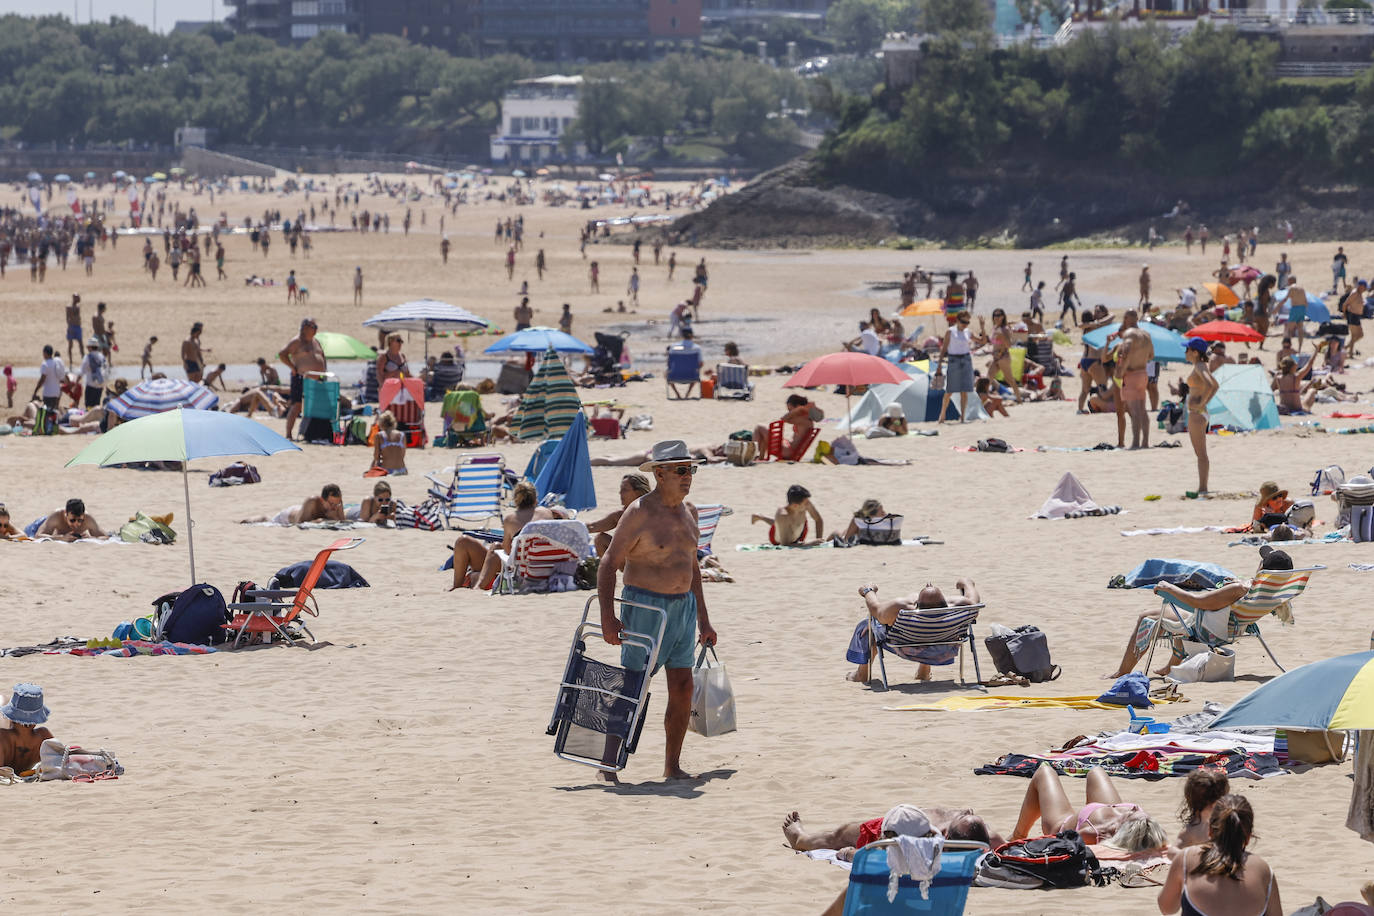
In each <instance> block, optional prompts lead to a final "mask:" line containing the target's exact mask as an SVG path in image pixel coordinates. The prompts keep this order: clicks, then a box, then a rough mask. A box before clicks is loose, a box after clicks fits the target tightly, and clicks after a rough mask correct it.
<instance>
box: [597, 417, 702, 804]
mask: <svg viewBox="0 0 1374 916" xmlns="http://www.w3.org/2000/svg"><path fill="white" fill-rule="evenodd" d="M640 470H642V471H645V472H646V473H650V474H652V475H653V479H654V489H653V491H652V492H650V493H648V494H646V495H644V496H641V497H640V498H639V499H637V500H635V501H634V502H633V503H631V504H630V505H629V506H627V507H626V509H625V512H624V514H623V515H621V516H620V523H619V524H618V525H616V528H615V533H614V534H613V535H612V536H611V545H610V547H609V548H607V550H606V555H605V556H604V557H602V558H601V566H600V568H599V569H598V571H597V581H596V584H597V591H598V593H599V598H600V603H601V635H602V638H604V639H605V640H606V642H607V643H609V644H611V645H613V646H619V645H621V633H622V632H624V631H625V630H630V631H634V632H638V633H657V632H658V625H659V620H660V619H661V618H660V617H659V615H658V614H656V613H654V612H652V611H649V610H647V609H644V608H639V607H634V606H631V605H622V606H621V616H620V617H619V618H617V617H616V609H615V589H616V575H617V573H619V572H620V570H622V569H623V570H624V571H625V587H624V590H623V591H622V593H621V597H623V598H624V599H625V600H627V601H634V602H636V603H638V604H647V605H652V606H654V607H658V608H662V609H663V611H665V612H666V613H667V624H666V626H665V628H664V631H663V642H662V643H661V644H660V645H659V649H658V666H659V667H665V668H667V669H668V670H667V678H668V704H667V709H665V710H664V713H663V731H664V734H665V736H666V741H665V746H664V759H663V775H664V776H666V777H667V778H668V779H690V778H691V776H690V775H689V774H688V773H687V772H686V771H684V770H683V769H682V765H681V760H680V756H681V753H682V741H683V738H685V737H686V735H687V724H688V722H689V720H690V719H691V714H692V665H693V663H694V662H695V655H696V646H697V643H700V644H701V645H703V646H713V645H715V643H716V631H715V630H714V629H712V627H711V620H710V617H709V616H708V614H707V612H706V598H705V596H704V595H703V594H702V591H701V567H700V566H699V565H698V563H697V533H698V531H697V510H696V507H695V506H693V505H692V504H691V503H689V502H687V501H686V500H687V495H688V494H689V493H690V492H691V490H692V477H693V475H695V474H696V471H697V465H696V463H695V462H694V461H693V460H692V457H691V455H690V453H689V452H688V451H687V444H686V443H685V442H682V441H681V440H676V439H674V440H669V441H666V442H659V443H657V444H656V445H655V446H654V448H653V452H652V457H651V458H650V460H649V461H646V462H645V463H644V464H643V465H641V466H640ZM647 662H648V659H647V658H646V657H645V652H644V650H643V649H642V648H639V647H636V646H622V648H621V650H620V663H621V664H622V665H624V666H625V667H626V668H630V669H632V670H643V668H644V667H645V666H646V665H647ZM653 674H654V672H653V671H651V672H649V675H650V676H653ZM616 741H617V739H615V738H609V739H607V742H606V759H607V760H614V759H615V757H616V755H617V753H618V751H619V748H618V746H617V744H616ZM602 777H603V778H604V779H606V780H607V781H608V782H615V781H617V780H616V777H615V773H614V772H612V771H603V773H602Z"/></svg>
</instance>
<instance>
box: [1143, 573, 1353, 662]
mask: <svg viewBox="0 0 1374 916" xmlns="http://www.w3.org/2000/svg"><path fill="white" fill-rule="evenodd" d="M1325 568H1326V567H1325V566H1309V567H1307V568H1305V569H1262V570H1260V571H1259V572H1258V573H1257V574H1256V575H1255V581H1254V584H1253V585H1251V586H1250V590H1249V591H1248V592H1246V593H1245V595H1244V596H1243V597H1241V598H1240V600H1238V601H1236V603H1235V604H1232V605H1231V606H1230V607H1227V608H1221V609H1220V610H1216V611H1204V610H1201V609H1199V608H1195V607H1193V606H1192V605H1190V604H1188V603H1187V602H1185V601H1180V600H1179V599H1177V598H1174V597H1173V596H1171V595H1164V596H1161V597H1163V599H1164V600H1163V603H1162V605H1161V606H1160V609H1159V617H1158V618H1156V620H1155V629H1154V632H1153V633H1152V634H1151V636H1150V652H1149V654H1148V655H1147V656H1146V659H1145V670H1146V671H1147V672H1148V671H1150V670H1151V667H1150V666H1151V664H1152V663H1153V662H1154V654H1155V644H1156V643H1157V642H1158V641H1159V639H1161V638H1162V639H1170V640H1172V641H1173V643H1174V661H1175V663H1177V662H1181V661H1183V659H1184V658H1186V657H1187V656H1186V654H1185V655H1183V656H1182V657H1180V653H1181V652H1185V651H1186V650H1185V648H1184V644H1185V643H1197V644H1199V648H1215V647H1216V646H1228V645H1231V644H1232V643H1234V642H1236V641H1238V640H1239V639H1240V638H1241V637H1243V636H1253V637H1255V638H1256V639H1258V640H1259V642H1260V645H1261V646H1263V647H1264V651H1265V652H1266V653H1268V655H1269V660H1270V661H1272V662H1273V663H1274V664H1275V666H1277V667H1278V669H1279V670H1280V671H1287V670H1288V669H1287V668H1285V667H1283V665H1280V664H1279V660H1278V659H1277V658H1275V657H1274V652H1273V650H1272V649H1270V648H1269V644H1268V643H1267V642H1265V641H1264V634H1262V633H1261V632H1260V627H1259V624H1260V621H1261V620H1263V619H1264V618H1266V617H1268V616H1269V615H1270V614H1274V615H1275V616H1277V617H1279V619H1281V620H1285V621H1286V622H1289V623H1291V622H1292V619H1293V608H1292V603H1293V600H1294V599H1296V598H1297V597H1298V596H1299V595H1301V594H1302V593H1303V591H1304V590H1306V588H1307V582H1308V580H1309V579H1311V578H1312V573H1314V572H1316V571H1317V570H1319V569H1325ZM1185 611H1186V612H1187V616H1185V615H1184V612H1185ZM1166 613H1172V614H1173V618H1169V617H1166V616H1165V614H1166ZM1140 632H1142V633H1143V632H1144V630H1143V629H1142V630H1141V631H1140Z"/></svg>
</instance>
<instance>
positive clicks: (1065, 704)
mask: <svg viewBox="0 0 1374 916" xmlns="http://www.w3.org/2000/svg"><path fill="white" fill-rule="evenodd" d="M1151 699H1153V700H1154V701H1155V702H1156V703H1174V702H1177V700H1175V699H1172V698H1169V697H1152V698H1151ZM883 709H884V710H886V711H888V712H970V711H974V710H979V711H981V710H989V709H995V710H1001V709H1114V710H1116V711H1118V712H1120V711H1121V706H1120V705H1119V704H1118V705H1113V704H1111V703H1103V702H1101V701H1100V700H1098V698H1097V697H1096V696H1094V695H1093V694H1090V693H1089V694H1082V695H1079V696H1070V697H1028V696H1022V695H1021V694H1001V693H989V694H984V695H983V696H958V697H944V698H943V699H940V700H936V701H935V702H933V703H908V704H907V705H905V706H884V707H883Z"/></svg>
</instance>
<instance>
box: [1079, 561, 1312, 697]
mask: <svg viewBox="0 0 1374 916" xmlns="http://www.w3.org/2000/svg"><path fill="white" fill-rule="evenodd" d="M1259 568H1260V569H1262V570H1263V569H1292V568H1293V558H1292V557H1290V556H1289V555H1288V554H1286V553H1284V552H1283V551H1282V550H1275V549H1274V548H1272V547H1269V546H1265V547H1261V548H1260V566H1259ZM1253 584H1254V582H1253V580H1250V579H1243V580H1241V581H1239V582H1228V583H1226V584H1225V585H1222V586H1220V587H1218V588H1213V589H1208V590H1206V591H1201V592H1192V591H1188V590H1187V589H1183V588H1179V587H1178V586H1177V585H1173V584H1172V583H1169V582H1161V583H1159V584H1158V585H1156V586H1155V587H1154V593H1155V594H1156V595H1171V596H1173V597H1175V598H1178V599H1179V600H1180V601H1185V602H1187V603H1188V604H1189V605H1190V606H1191V607H1195V608H1199V609H1200V610H1204V611H1219V610H1222V609H1223V608H1229V607H1230V606H1231V605H1233V604H1235V603H1236V602H1237V601H1239V600H1240V599H1241V598H1244V597H1245V593H1246V592H1248V591H1250V587H1251V586H1252V585H1253ZM1170 614H1171V612H1170V611H1169V610H1168V609H1167V608H1164V609H1155V610H1151V611H1144V612H1142V613H1141V615H1140V616H1139V617H1138V618H1136V624H1135V628H1134V629H1133V630H1132V631H1131V637H1130V639H1128V640H1127V641H1126V651H1125V652H1124V653H1123V654H1122V656H1121V664H1120V665H1119V666H1117V669H1116V671H1115V672H1114V673H1112V674H1108V675H1106V677H1107V679H1109V680H1115V679H1116V678H1118V677H1121V676H1123V675H1125V674H1129V673H1130V671H1131V669H1132V668H1134V667H1135V666H1136V663H1137V662H1139V661H1140V660H1141V659H1142V658H1144V656H1145V653H1146V652H1148V651H1149V649H1150V640H1151V639H1152V638H1155V636H1156V632H1157V631H1160V632H1159V634H1158V635H1159V637H1160V638H1164V637H1165V636H1166V634H1164V633H1163V632H1162V630H1161V628H1160V626H1159V621H1160V620H1161V617H1162V615H1170ZM1167 619H1175V618H1173V617H1172V616H1169V617H1168V618H1167ZM1168 638H1170V639H1171V640H1172V642H1173V644H1174V651H1173V654H1172V655H1171V656H1170V659H1169V661H1167V662H1165V663H1164V667H1163V668H1158V669H1156V670H1155V673H1156V674H1158V675H1160V676H1161V677H1162V676H1164V675H1166V674H1168V673H1169V672H1170V671H1172V670H1173V667H1174V665H1177V664H1178V663H1179V662H1181V661H1183V659H1184V658H1186V657H1187V656H1186V655H1185V654H1184V649H1183V640H1182V639H1181V638H1178V637H1168Z"/></svg>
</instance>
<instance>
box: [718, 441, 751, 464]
mask: <svg viewBox="0 0 1374 916" xmlns="http://www.w3.org/2000/svg"><path fill="white" fill-rule="evenodd" d="M757 453H758V447H757V446H755V445H754V442H753V440H752V439H735V438H731V439H727V440H726V442H725V460H726V461H728V462H730V463H731V464H733V465H735V466H736V467H741V468H743V467H748V466H749V465H751V464H753V463H754V457H755V455H756V454H757Z"/></svg>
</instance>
